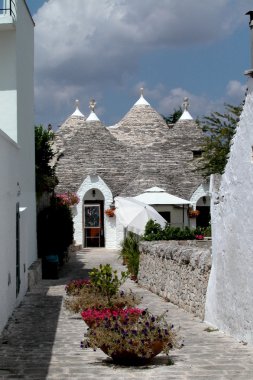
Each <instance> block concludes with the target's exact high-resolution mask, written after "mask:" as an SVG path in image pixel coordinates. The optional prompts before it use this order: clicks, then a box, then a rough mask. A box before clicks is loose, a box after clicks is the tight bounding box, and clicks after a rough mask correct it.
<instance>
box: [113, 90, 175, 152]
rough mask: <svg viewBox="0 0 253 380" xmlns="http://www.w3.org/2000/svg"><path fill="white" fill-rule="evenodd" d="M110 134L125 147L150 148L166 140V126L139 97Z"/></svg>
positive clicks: (160, 117) (156, 113) (157, 114)
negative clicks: (140, 146)
mask: <svg viewBox="0 0 253 380" xmlns="http://www.w3.org/2000/svg"><path fill="white" fill-rule="evenodd" d="M109 131H110V133H111V134H112V135H113V136H115V138H116V139H117V140H119V141H122V142H123V143H124V144H127V145H136V146H139V145H145V146H150V145H152V144H154V143H157V142H159V143H163V142H165V141H166V139H167V138H168V126H167V124H166V122H165V120H164V119H163V118H162V116H161V115H159V113H158V112H156V111H155V110H154V109H153V108H152V107H151V105H150V104H149V103H148V102H147V101H146V100H145V99H144V98H143V96H142V95H141V97H140V99H139V100H138V101H137V102H136V103H135V104H134V106H133V107H132V108H131V109H130V111H129V112H128V113H127V114H126V115H125V116H124V117H123V119H122V120H121V121H120V122H119V123H118V124H117V125H115V126H114V127H113V128H109Z"/></svg>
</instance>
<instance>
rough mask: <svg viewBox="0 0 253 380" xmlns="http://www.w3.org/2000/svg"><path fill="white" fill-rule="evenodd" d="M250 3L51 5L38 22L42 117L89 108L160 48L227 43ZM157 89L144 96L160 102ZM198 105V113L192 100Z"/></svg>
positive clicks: (62, 1)
mask: <svg viewBox="0 0 253 380" xmlns="http://www.w3.org/2000/svg"><path fill="white" fill-rule="evenodd" d="M232 3H233V6H231V4H232ZM239 3H241V2H239ZM249 3H250V2H249V1H248V0H245V2H244V4H243V5H241V4H238V2H234V0H212V1H207V0H205V1H204V0H202V1H196V0H180V1H178V0H96V1H94V0H85V1H84V0H75V1H70V0H50V1H48V2H46V3H45V4H44V5H43V6H42V7H41V8H40V10H39V11H38V13H37V14H36V15H35V17H34V19H35V23H36V28H35V68H36V70H35V73H36V83H37V87H36V104H37V106H36V108H37V110H38V111H39V113H38V114H39V117H41V118H42V115H44V116H45V114H46V112H47V113H48V114H50V115H56V114H59V113H60V109H62V110H64V109H66V107H68V106H69V105H70V103H71V102H73V101H74V99H76V98H77V97H79V98H80V101H81V100H82V99H83V100H84V101H85V102H87V103H88V99H89V98H90V97H91V96H92V97H96V98H102V97H103V96H105V95H104V92H105V87H106V86H107V87H108V86H115V85H116V86H119V85H122V83H126V80H125V78H126V77H128V76H129V75H132V74H133V73H135V72H136V69H137V67H138V62H139V59H140V57H142V55H143V54H144V53H147V52H151V51H152V52H154V54H155V52H156V51H157V49H159V48H170V47H180V46H181V47H182V46H188V47H189V46H193V45H196V44H206V43H211V42H213V41H216V40H219V39H221V38H224V37H225V36H226V35H228V34H230V33H232V32H233V30H234V29H235V28H236V27H237V25H238V23H240V22H241V17H238V14H242V13H243V12H244V11H247V10H248V9H247V8H246V9H244V8H245V7H247V6H248V4H249ZM242 9H243V11H242ZM239 11H240V13H239ZM158 86H160V88H159V87H157V88H156V89H154V90H152V91H153V92H152V93H151V92H150V91H151V90H147V92H146V94H147V95H150V97H151V98H153V99H157V100H158V99H159V97H160V96H161V95H160V94H163V93H164V89H163V88H162V85H158ZM148 91H149V92H148ZM196 100H197V99H196ZM164 103H165V100H164V101H163V104H164ZM192 103H193V107H194V104H195V100H194V98H193V99H192ZM161 107H162V108H163V106H162V104H161ZM62 114H64V112H62Z"/></svg>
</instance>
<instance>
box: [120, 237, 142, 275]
mask: <svg viewBox="0 0 253 380" xmlns="http://www.w3.org/2000/svg"><path fill="white" fill-rule="evenodd" d="M139 241H140V237H139V236H138V235H136V234H134V233H133V232H128V234H127V236H126V237H125V239H124V240H123V242H122V243H121V247H122V248H121V252H120V256H121V257H122V258H123V261H124V262H125V263H126V265H127V269H128V271H129V273H130V274H131V276H133V277H137V275H138V271H139V258H140V251H139Z"/></svg>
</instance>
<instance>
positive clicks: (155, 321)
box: [81, 310, 179, 365]
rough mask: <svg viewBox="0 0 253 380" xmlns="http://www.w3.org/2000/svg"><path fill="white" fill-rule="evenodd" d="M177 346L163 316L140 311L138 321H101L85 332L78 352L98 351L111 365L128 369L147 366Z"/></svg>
mask: <svg viewBox="0 0 253 380" xmlns="http://www.w3.org/2000/svg"><path fill="white" fill-rule="evenodd" d="M178 346H179V345H178V342H177V336H176V333H175V331H174V328H173V325H169V324H168V323H167V322H166V321H165V319H164V315H162V316H159V317H155V316H154V315H152V314H150V313H149V312H148V311H147V310H144V311H142V313H141V314H140V315H139V318H138V320H131V319H130V318H124V319H121V318H120V317H119V316H118V317H117V316H116V317H115V316H110V317H107V318H104V319H103V320H102V321H101V323H99V325H97V326H96V327H95V328H91V329H89V330H88V334H87V337H86V340H85V341H82V342H81V347H82V348H87V347H92V348H93V349H94V350H95V349H97V348H100V349H101V350H102V351H103V352H104V353H106V354H107V355H108V356H110V357H111V358H112V359H113V361H114V362H117V363H122V364H130V365H133V364H138V363H145V362H149V361H150V360H151V359H152V358H154V357H155V356H156V355H158V354H159V353H161V352H165V353H166V354H168V353H169V350H170V349H171V348H173V347H178Z"/></svg>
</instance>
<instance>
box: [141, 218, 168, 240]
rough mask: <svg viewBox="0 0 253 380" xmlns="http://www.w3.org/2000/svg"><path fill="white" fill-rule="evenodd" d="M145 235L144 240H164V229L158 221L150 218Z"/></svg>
mask: <svg viewBox="0 0 253 380" xmlns="http://www.w3.org/2000/svg"><path fill="white" fill-rule="evenodd" d="M143 237H144V240H163V239H164V233H163V229H162V227H161V226H160V224H159V223H156V222H154V221H153V220H152V219H150V220H149V221H148V222H147V224H146V226H145V231H144V236H143Z"/></svg>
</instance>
